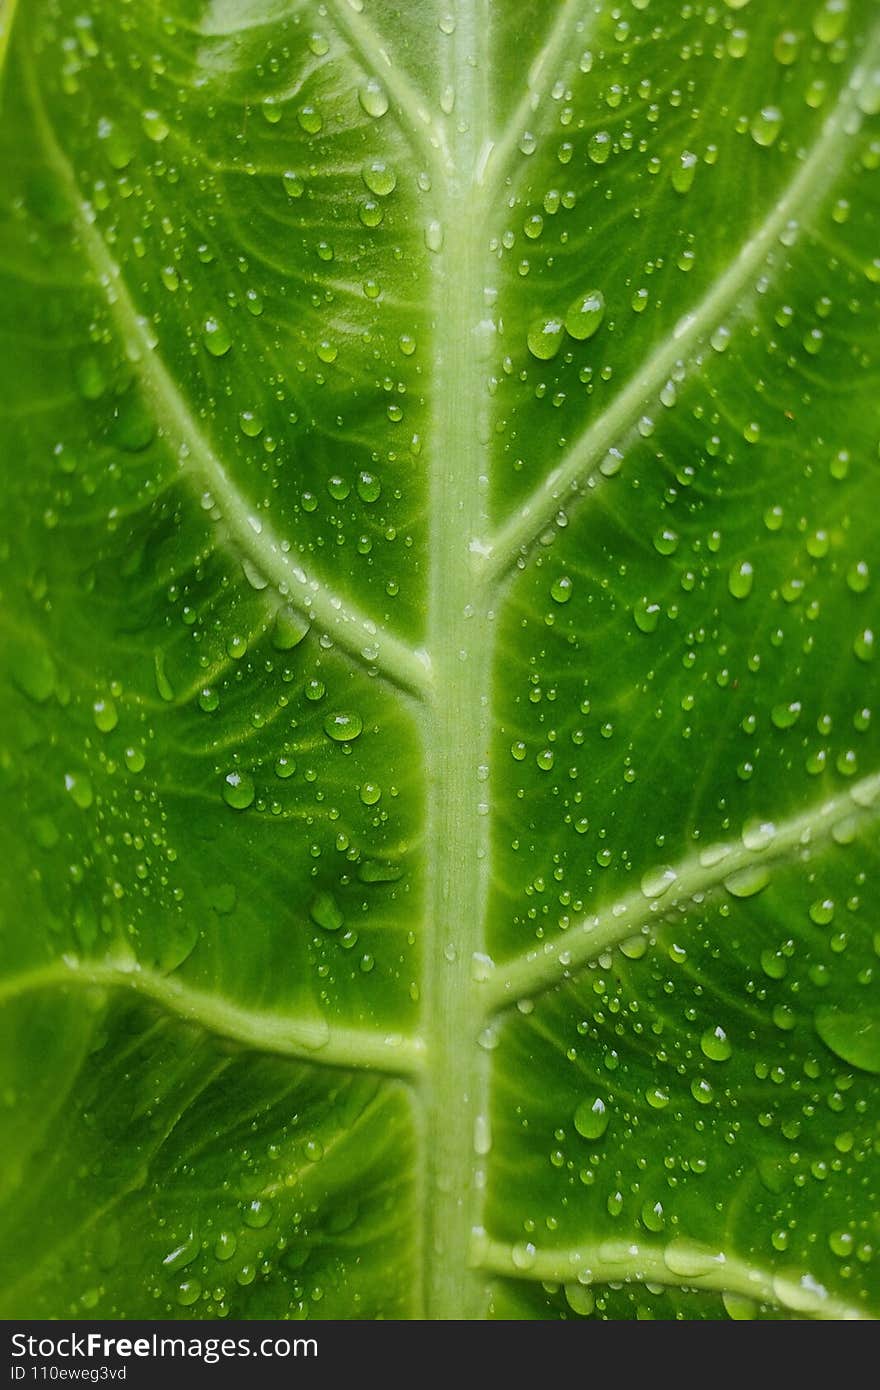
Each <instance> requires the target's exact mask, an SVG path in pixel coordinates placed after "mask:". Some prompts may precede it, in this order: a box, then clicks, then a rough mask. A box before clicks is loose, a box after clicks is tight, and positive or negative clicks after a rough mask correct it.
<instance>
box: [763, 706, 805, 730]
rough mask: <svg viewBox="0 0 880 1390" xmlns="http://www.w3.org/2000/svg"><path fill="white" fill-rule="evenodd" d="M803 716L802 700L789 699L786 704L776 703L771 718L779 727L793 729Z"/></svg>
mask: <svg viewBox="0 0 880 1390" xmlns="http://www.w3.org/2000/svg"><path fill="white" fill-rule="evenodd" d="M800 717H801V702H800V700H789V701H788V702H787V703H786V704H780V705H774V706H773V708H772V710H771V711H770V719H771V721H772V722H773V724H774V725H775V726H776V728H777V729H791V728H793V727H794V725H795V724H796V723H797V722H798V720H799V719H800Z"/></svg>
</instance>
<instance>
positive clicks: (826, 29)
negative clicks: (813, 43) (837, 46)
mask: <svg viewBox="0 0 880 1390" xmlns="http://www.w3.org/2000/svg"><path fill="white" fill-rule="evenodd" d="M848 18H849V0H823V3H822V4H821V5H820V6H819V8H818V9H817V10H816V12H815V14H814V15H813V33H814V34H815V35H816V38H817V39H818V40H819V42H820V43H834V41H835V39H839V38H840V36H841V34H842V33H843V31H844V29H845V28H846V22H847V19H848Z"/></svg>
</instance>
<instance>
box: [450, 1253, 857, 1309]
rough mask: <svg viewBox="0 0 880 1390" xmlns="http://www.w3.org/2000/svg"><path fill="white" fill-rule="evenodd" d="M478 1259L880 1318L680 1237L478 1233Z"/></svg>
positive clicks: (563, 1276)
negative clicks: (584, 1238)
mask: <svg viewBox="0 0 880 1390" xmlns="http://www.w3.org/2000/svg"><path fill="white" fill-rule="evenodd" d="M472 1260H473V1263H474V1264H475V1265H477V1266H478V1267H479V1268H481V1269H486V1270H489V1271H491V1272H492V1273H493V1274H501V1275H504V1276H506V1277H507V1278H509V1279H531V1280H537V1281H539V1282H542V1283H554V1284H556V1283H559V1284H571V1285H573V1286H575V1287H577V1288H579V1289H581V1291H583V1290H584V1289H585V1288H586V1287H588V1286H590V1285H593V1284H660V1285H663V1286H664V1287H666V1288H674V1289H683V1290H691V1289H706V1290H709V1291H711V1292H713V1293H720V1294H726V1295H728V1296H729V1297H730V1296H732V1297H734V1298H736V1299H737V1300H743V1299H745V1300H748V1301H749V1302H750V1303H752V1304H755V1305H757V1304H770V1305H772V1306H773V1307H776V1308H783V1309H785V1311H786V1312H789V1313H794V1314H800V1315H801V1316H803V1317H809V1318H817V1319H820V1320H822V1319H824V1320H828V1321H835V1322H849V1321H853V1320H873V1315H872V1314H871V1313H869V1312H867V1311H866V1310H864V1309H862V1308H858V1307H856V1306H855V1305H854V1304H851V1303H845V1302H844V1301H843V1300H842V1299H840V1298H835V1297H834V1296H833V1295H832V1294H830V1293H829V1292H828V1290H827V1289H826V1288H825V1287H824V1286H823V1285H822V1284H820V1283H819V1282H818V1281H817V1280H816V1279H814V1278H813V1277H812V1275H810V1274H804V1273H801V1272H800V1271H797V1270H791V1269H780V1270H779V1272H774V1271H771V1270H769V1269H760V1268H758V1267H757V1266H755V1265H751V1264H748V1263H747V1262H746V1261H745V1260H740V1259H738V1258H737V1257H736V1256H733V1255H727V1254H725V1253H724V1252H723V1251H721V1250H712V1249H710V1248H709V1247H708V1246H701V1245H697V1244H695V1243H694V1242H692V1241H685V1240H672V1241H670V1242H669V1243H668V1244H667V1245H659V1244H654V1243H645V1242H642V1241H627V1240H614V1241H611V1240H609V1241H602V1242H597V1243H595V1244H591V1245H584V1246H581V1247H580V1248H578V1249H575V1250H541V1249H536V1248H535V1246H534V1245H531V1244H527V1243H524V1244H523V1245H516V1246H511V1245H503V1244H501V1243H500V1242H499V1241H495V1240H489V1239H488V1238H487V1237H485V1236H483V1235H482V1234H481V1233H478V1234H477V1235H476V1237H475V1240H474V1247H473V1254H472ZM743 1311H745V1310H743ZM755 1311H756V1310H755Z"/></svg>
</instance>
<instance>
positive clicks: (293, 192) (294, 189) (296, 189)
mask: <svg viewBox="0 0 880 1390" xmlns="http://www.w3.org/2000/svg"><path fill="white" fill-rule="evenodd" d="M281 182H282V183H283V184H284V191H285V193H286V194H287V196H288V198H301V197H302V195H303V193H304V192H305V184H304V183H303V180H302V177H301V175H300V174H298V173H297V172H296V170H295V169H286V170H285V171H284V173H283V174H282V175H281Z"/></svg>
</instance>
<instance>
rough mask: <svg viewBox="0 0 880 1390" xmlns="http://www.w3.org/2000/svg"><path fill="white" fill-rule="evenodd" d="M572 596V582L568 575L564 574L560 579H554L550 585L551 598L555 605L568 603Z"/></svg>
mask: <svg viewBox="0 0 880 1390" xmlns="http://www.w3.org/2000/svg"><path fill="white" fill-rule="evenodd" d="M571 594H572V582H571V580H570V579H569V577H568V575H567V574H562V575H560V576H559V578H558V579H554V581H553V583H552V584H551V585H550V597H551V598H552V599H553V601H554V603H568V601H569V599H570V598H571Z"/></svg>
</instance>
